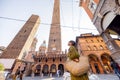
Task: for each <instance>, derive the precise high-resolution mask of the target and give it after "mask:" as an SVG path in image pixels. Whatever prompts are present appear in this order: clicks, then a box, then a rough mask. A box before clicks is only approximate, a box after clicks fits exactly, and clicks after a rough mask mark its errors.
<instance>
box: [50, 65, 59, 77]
mask: <svg viewBox="0 0 120 80" xmlns="http://www.w3.org/2000/svg"><path fill="white" fill-rule="evenodd" d="M56 72H57V68H56V65H55V64H52V65H51V66H50V73H52V75H53V76H54V75H56Z"/></svg>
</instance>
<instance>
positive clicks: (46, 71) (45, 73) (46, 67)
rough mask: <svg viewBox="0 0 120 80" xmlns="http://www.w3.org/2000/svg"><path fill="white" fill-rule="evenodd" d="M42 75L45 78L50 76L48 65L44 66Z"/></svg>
mask: <svg viewBox="0 0 120 80" xmlns="http://www.w3.org/2000/svg"><path fill="white" fill-rule="evenodd" d="M42 73H43V75H44V76H48V74H49V66H48V65H47V64H45V65H43V69H42Z"/></svg>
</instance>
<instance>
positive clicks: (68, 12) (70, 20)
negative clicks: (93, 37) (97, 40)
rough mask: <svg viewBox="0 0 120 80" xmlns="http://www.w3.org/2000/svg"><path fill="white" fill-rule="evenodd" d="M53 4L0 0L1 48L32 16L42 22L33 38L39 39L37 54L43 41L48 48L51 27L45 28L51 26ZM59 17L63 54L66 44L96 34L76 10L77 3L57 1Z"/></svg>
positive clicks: (35, 0) (51, 1)
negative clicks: (77, 38)
mask: <svg viewBox="0 0 120 80" xmlns="http://www.w3.org/2000/svg"><path fill="white" fill-rule="evenodd" d="M53 4H54V0H0V46H5V47H7V46H8V45H9V43H10V42H11V41H12V39H13V38H14V37H15V35H16V34H17V33H18V32H19V30H20V29H21V28H22V27H23V25H24V24H25V22H24V21H27V20H28V19H29V17H30V16H31V15H32V14H35V15H39V16H40V20H41V24H40V25H39V28H38V31H37V33H36V35H35V37H37V39H38V43H37V48H36V50H38V48H39V46H40V45H41V44H42V42H43V41H44V40H46V43H47V45H48V40H49V31H50V25H45V24H51V21H52V13H53ZM60 16H61V35H62V36H61V37H62V50H63V51H64V50H65V49H68V46H67V44H68V41H69V40H75V39H76V36H80V34H83V33H93V34H98V31H97V30H96V28H95V26H94V25H93V24H92V22H91V20H90V19H89V17H88V15H87V14H86V12H85V11H84V9H83V8H82V7H79V0H60ZM2 17H5V18H12V19H18V20H24V21H16V20H10V19H4V18H2ZM43 33H44V34H43Z"/></svg>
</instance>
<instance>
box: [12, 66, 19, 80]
mask: <svg viewBox="0 0 120 80" xmlns="http://www.w3.org/2000/svg"><path fill="white" fill-rule="evenodd" d="M19 75H20V66H19V67H18V68H17V70H16V72H15V74H13V76H12V80H16V79H17V77H18V76H19Z"/></svg>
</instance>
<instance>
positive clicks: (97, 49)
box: [76, 33, 120, 74]
mask: <svg viewBox="0 0 120 80" xmlns="http://www.w3.org/2000/svg"><path fill="white" fill-rule="evenodd" d="M76 41H77V48H78V51H79V53H81V55H87V56H88V57H89V64H90V72H91V73H95V74H96V73H97V74H103V73H112V72H113V70H112V68H111V65H110V59H111V52H110V51H109V49H108V47H107V45H106V44H105V42H104V40H103V39H102V37H101V36H100V35H93V34H91V33H89V34H81V36H78V37H77V38H76ZM115 41H116V42H117V44H120V40H115Z"/></svg>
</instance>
